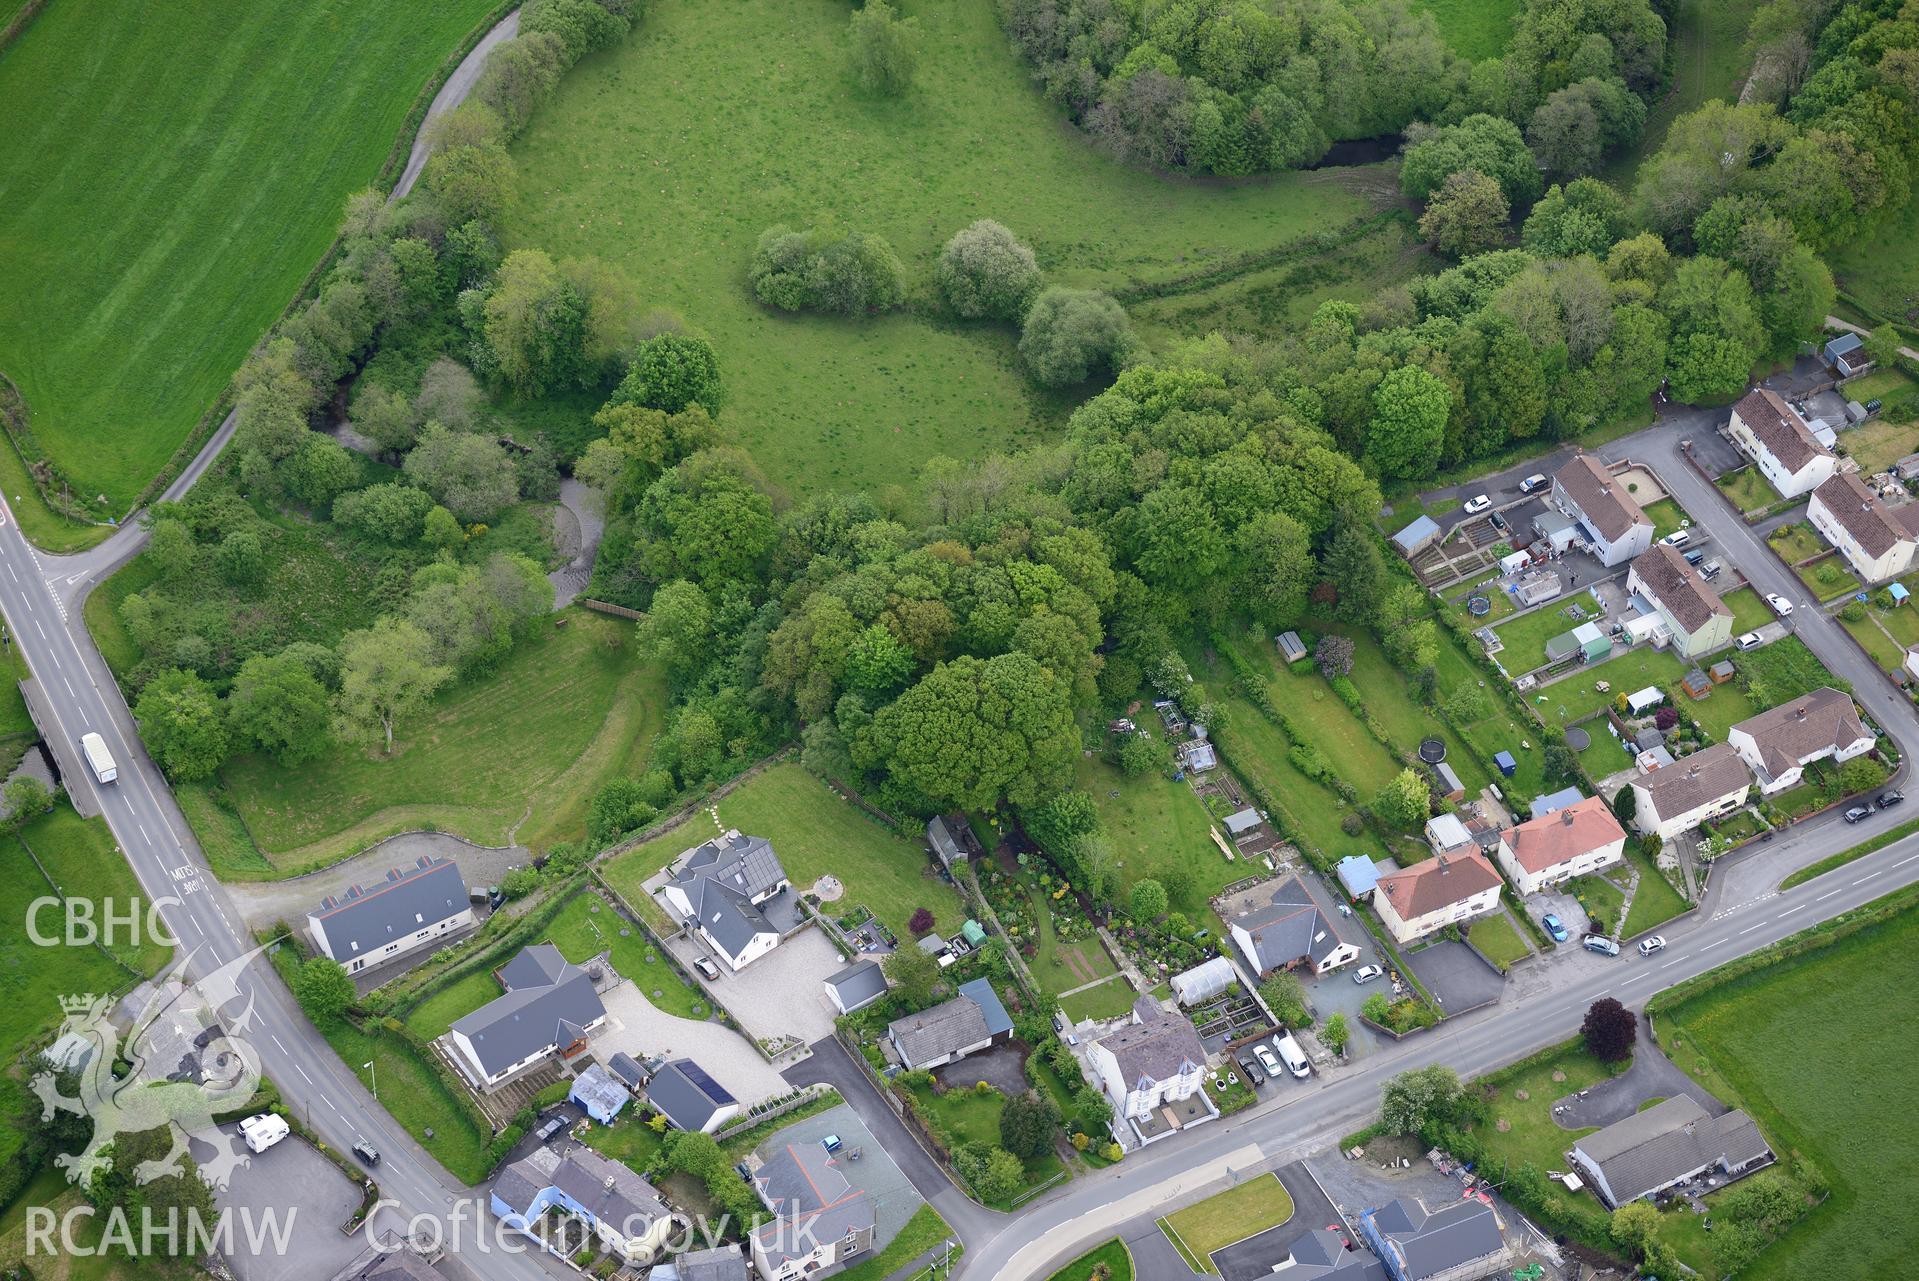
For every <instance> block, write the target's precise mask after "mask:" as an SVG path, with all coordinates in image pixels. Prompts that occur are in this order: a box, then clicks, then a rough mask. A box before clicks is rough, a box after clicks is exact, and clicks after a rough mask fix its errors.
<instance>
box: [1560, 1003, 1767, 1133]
mask: <svg viewBox="0 0 1919 1281" xmlns="http://www.w3.org/2000/svg"><path fill="white" fill-rule="evenodd" d="M1681 1094H1689V1095H1691V1096H1692V1098H1693V1100H1694V1101H1695V1102H1696V1103H1698V1104H1699V1106H1700V1107H1702V1108H1704V1109H1706V1112H1707V1114H1708V1115H1711V1116H1720V1115H1722V1114H1724V1113H1726V1112H1728V1111H1730V1110H1731V1109H1730V1108H1728V1107H1727V1106H1726V1105H1725V1104H1724V1103H1721V1102H1720V1101H1719V1100H1718V1099H1716V1098H1714V1097H1713V1096H1712V1094H1711V1093H1709V1092H1708V1091H1707V1089H1706V1087H1705V1086H1703V1085H1701V1084H1699V1082H1697V1081H1695V1080H1693V1079H1692V1078H1691V1077H1689V1076H1687V1075H1686V1074H1685V1073H1684V1072H1682V1071H1680V1070H1679V1068H1678V1067H1677V1066H1676V1065H1675V1064H1674V1063H1673V1061H1672V1060H1671V1059H1669V1058H1667V1057H1666V1056H1665V1054H1664V1053H1662V1052H1661V1051H1660V1049H1659V1047H1658V1046H1657V1045H1655V1044H1653V1040H1652V1031H1651V1029H1650V1028H1649V1027H1648V1026H1647V1024H1646V1020H1645V1018H1644V1017H1643V1016H1641V1018H1640V1020H1639V1043H1638V1044H1637V1045H1635V1046H1634V1047H1633V1055H1632V1066H1631V1067H1629V1068H1627V1069H1626V1070H1625V1071H1624V1072H1622V1073H1620V1074H1619V1075H1618V1076H1616V1077H1614V1078H1612V1079H1611V1080H1610V1081H1602V1082H1600V1083H1599V1084H1598V1085H1595V1086H1593V1087H1592V1088H1591V1089H1588V1090H1586V1091H1584V1093H1583V1095H1582V1094H1570V1095H1567V1096H1566V1097H1565V1098H1563V1099H1559V1100H1557V1101H1555V1102H1554V1103H1553V1121H1554V1122H1555V1123H1557V1124H1558V1125H1559V1126H1560V1127H1561V1128H1563V1129H1567V1130H1584V1129H1587V1128H1589V1127H1591V1126H1595V1125H1611V1124H1612V1123H1613V1122H1615V1121H1623V1120H1625V1119H1626V1118H1627V1117H1629V1116H1632V1115H1633V1114H1634V1113H1636V1112H1638V1111H1639V1109H1640V1108H1641V1107H1642V1106H1643V1105H1644V1104H1645V1102H1646V1100H1648V1099H1671V1098H1677V1097H1678V1096H1679V1095H1681Z"/></svg>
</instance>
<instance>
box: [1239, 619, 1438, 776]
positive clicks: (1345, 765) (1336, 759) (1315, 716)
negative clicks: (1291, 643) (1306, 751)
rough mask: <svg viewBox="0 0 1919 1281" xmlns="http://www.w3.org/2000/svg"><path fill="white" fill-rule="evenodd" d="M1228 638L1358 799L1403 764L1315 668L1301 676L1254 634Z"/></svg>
mask: <svg viewBox="0 0 1919 1281" xmlns="http://www.w3.org/2000/svg"><path fill="white" fill-rule="evenodd" d="M1233 639H1234V643H1236V644H1237V645H1238V646H1239V651H1240V653H1241V654H1243V655H1245V656H1246V657H1247V658H1249V659H1251V660H1252V662H1253V665H1254V666H1255V668H1257V669H1258V670H1259V671H1260V672H1261V673H1262V674H1263V675H1264V676H1265V679H1266V689H1267V693H1268V694H1269V695H1270V697H1271V698H1272V700H1273V703H1274V705H1275V706H1277V707H1278V708H1279V709H1280V710H1281V711H1283V712H1284V713H1285V714H1286V717H1287V719H1289V720H1290V721H1292V723H1293V725H1294V727H1295V728H1297V729H1298V730H1299V731H1300V732H1301V733H1302V734H1304V735H1306V737H1307V739H1308V740H1310V743H1311V745H1312V746H1313V747H1316V748H1318V749H1319V750H1320V751H1321V752H1323V753H1324V754H1325V756H1326V759H1327V760H1328V761H1329V762H1331V764H1332V766H1333V768H1334V770H1336V771H1337V772H1338V774H1339V776H1340V777H1341V778H1343V779H1345V780H1346V781H1347V782H1348V783H1351V784H1352V785H1353V786H1354V787H1356V788H1358V789H1359V794H1360V795H1361V796H1362V797H1366V798H1370V797H1371V796H1372V795H1373V793H1375V792H1377V791H1378V790H1379V789H1380V788H1382V787H1384V786H1386V784H1387V783H1390V782H1391V781H1392V780H1393V776H1394V775H1396V774H1398V773H1399V771H1400V770H1401V769H1402V768H1404V767H1403V766H1402V765H1401V764H1400V763H1399V761H1398V760H1397V759H1396V758H1395V757H1394V756H1393V754H1392V753H1391V752H1390V751H1388V750H1387V749H1386V747H1385V746H1384V745H1383V744H1381V743H1380V741H1379V740H1378V739H1376V738H1374V737H1373V736H1372V733H1371V732H1370V731H1368V730H1367V728H1366V724H1365V722H1364V721H1362V720H1360V719H1359V717H1358V716H1356V715H1354V714H1353V711H1352V709H1351V708H1349V707H1347V706H1346V704H1345V703H1344V702H1342V701H1341V700H1340V697H1339V695H1338V694H1336V693H1334V692H1333V687H1332V685H1331V684H1330V683H1329V682H1328V681H1327V680H1326V678H1325V677H1323V676H1321V675H1320V674H1319V673H1318V672H1317V671H1308V672H1306V673H1305V674H1303V675H1302V674H1300V673H1298V672H1295V671H1293V670H1292V668H1290V667H1288V666H1286V665H1285V664H1283V663H1281V662H1280V661H1279V650H1278V649H1277V648H1276V647H1275V646H1274V645H1273V644H1272V643H1271V642H1269V641H1267V640H1266V639H1264V638H1263V637H1260V636H1258V635H1256V634H1240V635H1236V636H1235V637H1234V638H1233ZM1363 696H1364V695H1363V692H1362V697H1363ZM1413 746H1415V747H1416V746H1418V744H1417V743H1414V744H1413Z"/></svg>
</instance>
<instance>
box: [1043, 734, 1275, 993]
mask: <svg viewBox="0 0 1919 1281" xmlns="http://www.w3.org/2000/svg"><path fill="white" fill-rule="evenodd" d="M1140 721H1141V728H1143V729H1145V730H1146V731H1147V732H1148V733H1149V734H1151V735H1153V737H1154V739H1155V740H1156V741H1159V742H1161V743H1163V742H1164V740H1165V735H1164V734H1163V733H1162V732H1161V729H1160V726H1159V723H1158V721H1157V719H1155V718H1154V717H1152V716H1151V714H1150V713H1148V714H1147V715H1145V716H1142V717H1141V718H1140ZM1169 759H1170V758H1169ZM1075 781H1076V785H1077V786H1078V787H1079V789H1080V790H1081V791H1083V792H1085V793H1086V794H1087V795H1089V796H1091V797H1092V798H1093V801H1094V804H1096V805H1097V806H1098V807H1099V818H1100V825H1101V826H1102V827H1104V828H1105V829H1106V834H1107V836H1109V837H1110V838H1111V839H1112V842H1113V853H1114V856H1115V857H1116V858H1117V859H1118V861H1119V877H1120V881H1121V883H1122V884H1123V885H1125V886H1126V887H1128V888H1129V889H1130V887H1131V886H1132V884H1133V882H1135V881H1138V880H1141V879H1146V878H1153V877H1158V876H1160V875H1161V874H1162V873H1163V872H1165V871H1166V870H1167V869H1168V868H1172V867H1181V868H1185V869H1186V870H1187V871H1188V872H1190V873H1191V874H1192V876H1191V889H1190V890H1189V892H1188V893H1186V894H1185V895H1184V896H1182V897H1181V899H1180V900H1179V902H1177V903H1175V904H1174V905H1173V906H1174V907H1176V908H1178V909H1179V910H1180V911H1183V912H1188V913H1193V912H1202V911H1204V910H1205V908H1206V900H1207V899H1209V898H1211V897H1212V895H1213V893H1214V892H1215V891H1217V890H1218V889H1219V888H1220V887H1221V886H1223V885H1228V884H1230V883H1232V882H1233V881H1236V880H1238V879H1239V878H1240V876H1241V875H1243V869H1242V868H1241V867H1240V865H1239V864H1237V863H1228V862H1227V861H1226V858H1225V856H1224V855H1222V854H1221V853H1220V852H1219V847H1218V846H1216V845H1214V844H1213V839H1212V837H1210V836H1208V835H1207V832H1208V831H1209V830H1210V829H1211V828H1212V825H1213V824H1212V820H1211V819H1210V818H1209V817H1208V816H1207V814H1206V807H1205V806H1204V805H1203V804H1202V803H1201V802H1200V799H1199V797H1197V796H1195V795H1193V789H1192V788H1191V787H1188V786H1187V785H1186V784H1185V783H1183V782H1180V783H1175V782H1174V781H1173V780H1172V779H1171V778H1169V777H1168V776H1167V775H1166V774H1165V773H1164V772H1155V773H1149V774H1142V775H1140V776H1139V777H1138V778H1128V777H1126V775H1125V773H1124V772H1122V771H1121V770H1119V769H1117V768H1116V767H1114V766H1112V765H1108V764H1107V763H1106V762H1105V761H1103V760H1101V759H1100V758H1099V757H1098V756H1082V757H1080V761H1079V772H1078V776H1077V779H1076V780H1075ZM1069 986H1070V984H1069Z"/></svg>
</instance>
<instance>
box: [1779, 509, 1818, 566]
mask: <svg viewBox="0 0 1919 1281" xmlns="http://www.w3.org/2000/svg"><path fill="white" fill-rule="evenodd" d="M1766 541H1767V542H1768V543H1771V544H1772V549H1773V551H1775V552H1777V553H1778V554H1779V558H1780V559H1781V560H1783V561H1785V562H1786V563H1787V564H1788V565H1796V564H1798V563H1799V562H1800V561H1802V560H1809V559H1811V558H1812V557H1814V556H1817V555H1819V554H1820V553H1821V552H1823V551H1826V550H1828V546H1827V543H1826V540H1825V539H1823V538H1821V537H1820V536H1819V531H1818V530H1816V529H1814V528H1813V527H1812V525H1811V524H1810V523H1809V522H1807V521H1803V520H1798V521H1794V522H1793V523H1792V524H1790V525H1781V526H1780V527H1779V528H1778V529H1775V530H1773V531H1772V533H1770V534H1768V535H1766Z"/></svg>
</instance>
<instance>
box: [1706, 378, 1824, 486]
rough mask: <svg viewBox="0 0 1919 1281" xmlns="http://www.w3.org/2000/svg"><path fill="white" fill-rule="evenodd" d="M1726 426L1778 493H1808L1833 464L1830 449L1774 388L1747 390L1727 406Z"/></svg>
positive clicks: (1743, 451)
mask: <svg viewBox="0 0 1919 1281" xmlns="http://www.w3.org/2000/svg"><path fill="white" fill-rule="evenodd" d="M1726 431H1727V432H1728V433H1729V434H1730V435H1731V436H1732V440H1733V443H1734V444H1735V445H1737V446H1739V449H1740V452H1742V453H1744V454H1745V455H1746V456H1747V457H1748V458H1750V459H1752V461H1753V465H1754V466H1755V467H1757V468H1759V474H1760V475H1762V476H1764V477H1765V478H1766V479H1767V481H1769V482H1770V483H1771V484H1772V487H1773V488H1774V489H1776V490H1778V491H1779V496H1780V497H1781V498H1797V497H1799V495H1801V494H1805V493H1810V492H1811V491H1812V490H1813V489H1815V488H1817V487H1818V486H1819V485H1821V484H1823V483H1824V482H1825V481H1826V480H1827V479H1828V478H1830V477H1831V476H1832V473H1833V469H1834V468H1835V467H1837V466H1838V459H1836V458H1834V457H1833V454H1832V451H1831V450H1830V449H1827V448H1826V446H1825V445H1824V444H1822V443H1821V442H1820V440H1819V438H1818V437H1817V436H1815V435H1813V434H1812V428H1810V427H1808V426H1807V425H1806V420H1805V419H1803V418H1801V417H1800V416H1799V414H1798V412H1797V411H1795V410H1794V409H1793V407H1792V406H1791V405H1788V404H1787V403H1786V402H1785V401H1784V400H1783V399H1781V397H1780V395H1779V393H1778V392H1774V391H1767V390H1765V389H1764V388H1761V389H1759V390H1758V391H1749V392H1747V393H1746V394H1745V396H1744V397H1743V398H1741V400H1740V401H1739V403H1738V404H1736V405H1734V406H1733V407H1732V419H1731V421H1729V422H1728V423H1727V424H1726Z"/></svg>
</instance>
